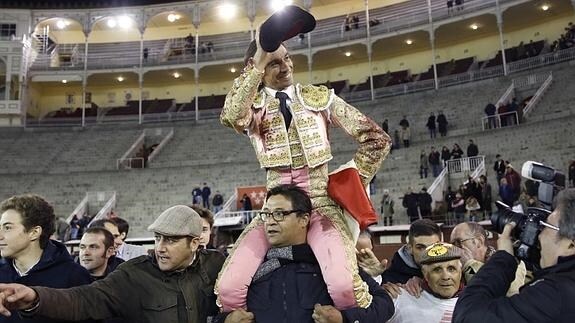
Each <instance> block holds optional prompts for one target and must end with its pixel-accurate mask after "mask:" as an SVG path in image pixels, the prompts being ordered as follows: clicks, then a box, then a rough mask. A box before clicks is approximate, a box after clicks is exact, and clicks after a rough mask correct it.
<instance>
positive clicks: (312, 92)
mask: <svg viewBox="0 0 575 323" xmlns="http://www.w3.org/2000/svg"><path fill="white" fill-rule="evenodd" d="M313 26H315V20H314V19H313V16H311V15H310V14H309V13H307V12H305V11H303V10H302V9H300V8H298V7H295V6H288V7H286V8H285V9H284V10H283V11H282V12H277V13H275V14H274V15H272V16H271V17H270V18H269V19H268V20H266V22H264V23H263V24H262V26H261V28H260V31H259V33H258V35H257V36H256V40H254V41H252V42H251V43H250V45H249V47H248V49H247V51H246V55H245V58H244V63H245V68H244V70H243V72H242V74H241V75H240V76H239V77H238V78H236V79H235V80H234V83H233V86H232V88H231V90H230V92H229V93H228V95H227V96H226V100H225V104H224V108H223V110H222V113H221V116H220V120H221V122H222V124H223V125H225V126H227V127H230V128H233V129H234V130H236V131H237V132H238V133H240V134H245V135H247V136H248V137H249V138H250V140H251V142H252V145H253V147H254V149H255V152H256V156H257V158H258V161H259V162H260V166H261V167H262V168H264V169H265V170H266V172H267V188H268V190H269V189H271V188H273V187H276V186H278V185H280V184H295V185H297V186H298V187H300V188H302V189H303V190H304V191H306V192H307V193H308V194H309V197H310V198H311V201H312V206H313V210H312V212H311V215H310V229H309V231H308V237H307V241H308V244H309V245H310V247H311V249H312V250H313V252H314V254H315V256H316V258H317V260H318V262H319V263H320V267H321V268H322V275H323V277H324V279H325V281H326V283H327V286H328V290H329V294H330V296H331V297H332V299H333V301H334V304H335V306H336V307H337V308H338V309H340V310H344V309H349V308H353V307H356V306H359V307H363V308H365V307H368V306H369V304H370V302H371V299H372V298H371V296H370V295H369V291H368V288H367V285H365V283H364V282H363V281H362V279H361V277H360V276H359V273H358V271H357V262H356V257H355V241H354V239H355V238H357V237H356V236H353V235H352V234H351V233H350V232H353V231H352V230H350V229H348V227H347V226H348V224H347V222H346V218H345V216H344V213H343V212H342V206H343V207H344V208H345V209H346V211H347V212H348V213H349V214H351V215H352V216H353V217H354V218H355V220H356V221H357V223H356V224H358V227H359V228H360V229H361V230H363V229H365V227H366V226H367V225H369V224H375V223H376V222H377V215H376V214H375V211H373V207H372V206H371V202H370V201H369V198H368V197H367V194H366V193H365V189H364V188H365V187H366V186H367V185H368V184H369V182H370V180H371V178H372V177H373V176H374V174H375V173H376V172H377V170H378V169H379V167H380V165H381V162H382V161H383V159H384V158H385V156H386V155H387V154H388V152H389V149H390V147H391V139H390V138H389V136H388V135H387V134H386V133H385V132H383V130H381V128H380V127H379V126H378V125H377V124H376V123H375V122H373V121H372V120H370V119H369V118H368V117H366V116H365V115H363V114H362V113H361V112H360V111H359V110H358V109H356V108H354V107H352V106H351V105H349V104H348V103H346V102H345V101H344V100H343V99H341V98H340V97H338V96H337V95H335V94H334V92H333V90H331V89H328V88H327V87H325V86H314V85H302V84H299V83H295V84H294V81H293V73H294V66H293V62H292V60H291V58H290V55H289V52H288V50H287V49H286V47H285V46H284V45H283V44H282V41H283V40H286V39H288V38H290V37H291V36H296V35H297V34H299V33H305V32H309V31H310V30H311V29H313ZM330 125H331V126H334V127H340V128H341V129H343V131H344V132H346V133H347V134H348V135H349V136H351V137H352V138H353V139H355V141H357V143H358V144H359V148H358V150H357V152H356V153H355V155H354V158H353V160H352V161H351V162H350V163H349V166H350V167H346V168H345V169H344V170H343V171H341V172H340V173H339V175H340V176H339V178H337V180H336V179H335V178H334V177H333V176H330V177H329V186H328V165H327V163H328V161H329V160H331V159H332V158H333V156H332V151H331V146H330V142H329V139H328V138H329V127H330ZM341 179H343V181H340V180H341ZM348 179H353V181H354V182H353V183H354V184H353V185H355V186H352V185H351V184H349V183H348V182H347V180H348ZM332 184H339V185H338V186H339V187H340V188H347V190H346V192H345V193H343V192H342V191H343V190H338V189H334V190H333V191H332V189H331V187H333V186H332ZM348 184H349V185H348ZM328 191H329V194H328ZM338 191H339V193H340V194H338V196H337V197H336V196H334V193H338ZM343 200H347V202H348V203H346V201H343ZM350 200H351V203H349V201H350ZM344 204H347V205H344ZM349 206H360V207H359V208H357V209H355V210H351V209H350V208H348V207H349ZM356 232H359V230H357V231H356ZM269 247H270V245H269V243H268V242H267V241H266V239H265V235H264V226H263V222H262V221H261V220H259V219H257V218H256V219H255V220H254V221H252V223H251V224H250V225H249V226H248V227H246V229H245V230H244V232H243V233H242V235H241V236H240V238H239V239H238V241H236V244H235V248H234V250H233V251H232V253H231V254H230V257H228V259H227V260H226V264H225V265H224V268H223V269H222V273H221V274H220V278H219V280H218V283H217V285H216V290H217V292H218V294H219V295H218V297H219V301H220V302H221V305H222V307H223V310H224V311H232V310H235V309H238V308H246V297H247V286H249V285H250V283H251V280H252V277H253V276H254V274H255V273H256V270H257V269H258V266H259V265H260V264H261V263H262V261H263V260H264V257H265V255H266V253H267V250H268V249H269Z"/></svg>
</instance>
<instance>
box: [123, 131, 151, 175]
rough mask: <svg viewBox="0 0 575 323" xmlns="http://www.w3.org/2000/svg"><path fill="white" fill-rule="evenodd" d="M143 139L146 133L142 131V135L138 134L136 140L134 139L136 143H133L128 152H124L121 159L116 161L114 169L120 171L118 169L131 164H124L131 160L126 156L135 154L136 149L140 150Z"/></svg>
mask: <svg viewBox="0 0 575 323" xmlns="http://www.w3.org/2000/svg"><path fill="white" fill-rule="evenodd" d="M145 139H146V133H145V132H144V131H142V134H140V136H139V137H138V139H136V141H134V143H133V144H132V146H130V148H128V150H126V152H125V153H124V155H122V157H120V158H118V160H117V161H116V169H121V168H120V167H122V166H125V165H128V166H129V165H131V163H130V162H129V161H128V162H126V161H127V160H129V159H132V158H130V157H128V156H132V155H134V154H135V153H136V151H138V149H140V147H142V145H143V144H144V140H145ZM142 165H143V164H142ZM127 168H132V167H127ZM142 168H143V167H142Z"/></svg>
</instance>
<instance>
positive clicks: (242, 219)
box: [214, 210, 259, 227]
mask: <svg viewBox="0 0 575 323" xmlns="http://www.w3.org/2000/svg"><path fill="white" fill-rule="evenodd" d="M258 213H259V211H254V210H252V211H235V212H224V211H220V212H218V214H217V215H216V217H215V218H214V227H225V226H236V225H237V226H239V225H241V226H244V225H247V224H248V223H250V221H252V220H253V219H254V218H255V217H256V216H257V215H258Z"/></svg>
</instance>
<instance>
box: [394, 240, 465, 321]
mask: <svg viewBox="0 0 575 323" xmlns="http://www.w3.org/2000/svg"><path fill="white" fill-rule="evenodd" d="M460 258H461V255H460V254H459V252H458V250H457V248H456V247H454V246H453V245H450V244H447V243H442V242H438V243H436V244H433V245H431V246H429V247H427V248H426V249H425V250H424V251H423V253H422V258H421V271H422V273H423V278H424V280H423V281H424V282H423V284H422V285H423V292H422V293H421V294H420V295H418V296H413V295H411V294H410V293H408V292H406V291H404V292H402V293H401V294H400V295H398V297H397V299H396V300H395V301H394V304H395V314H394V315H393V317H392V318H391V320H389V321H387V322H389V323H402V322H450V321H451V320H450V318H451V315H452V314H453V311H454V308H455V304H456V302H457V297H458V296H459V293H460V292H461V291H462V290H463V279H462V274H463V273H462V265H461V261H460Z"/></svg>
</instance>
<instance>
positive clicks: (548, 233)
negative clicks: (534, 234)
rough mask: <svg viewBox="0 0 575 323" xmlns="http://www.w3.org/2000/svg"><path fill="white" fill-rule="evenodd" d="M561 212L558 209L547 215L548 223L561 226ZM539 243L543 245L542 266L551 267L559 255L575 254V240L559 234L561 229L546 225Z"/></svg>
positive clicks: (540, 262)
mask: <svg viewBox="0 0 575 323" xmlns="http://www.w3.org/2000/svg"><path fill="white" fill-rule="evenodd" d="M559 219H560V214H559V212H558V211H557V210H555V211H553V212H552V213H551V214H549V217H547V221H545V222H547V223H549V224H551V225H554V226H556V227H559ZM539 244H540V245H541V259H540V260H539V265H541V268H547V267H551V266H554V265H556V264H557V260H558V258H559V257H567V256H572V255H573V254H575V251H574V247H573V244H575V242H574V241H573V240H570V239H568V238H564V237H561V236H559V231H557V230H554V229H552V228H549V227H544V228H543V230H542V231H541V233H540V234H539Z"/></svg>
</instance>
